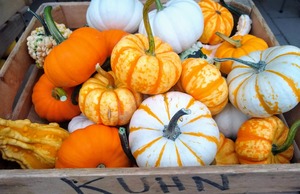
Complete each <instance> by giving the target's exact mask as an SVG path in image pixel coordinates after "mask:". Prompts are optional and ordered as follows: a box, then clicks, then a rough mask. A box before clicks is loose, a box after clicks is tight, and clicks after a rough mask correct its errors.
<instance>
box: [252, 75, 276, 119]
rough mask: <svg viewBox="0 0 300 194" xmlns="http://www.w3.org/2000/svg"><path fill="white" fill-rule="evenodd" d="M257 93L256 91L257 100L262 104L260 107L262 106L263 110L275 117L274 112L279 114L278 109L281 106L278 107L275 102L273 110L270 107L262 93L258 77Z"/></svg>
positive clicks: (256, 83) (256, 82)
mask: <svg viewBox="0 0 300 194" xmlns="http://www.w3.org/2000/svg"><path fill="white" fill-rule="evenodd" d="M255 80H256V81H255V86H254V87H255V91H256V94H257V95H256V96H257V99H258V100H259V102H260V106H262V108H263V109H264V110H265V111H266V112H267V113H268V114H270V115H273V114H274V112H277V111H278V109H279V106H278V102H273V107H274V108H272V107H271V106H268V104H267V103H266V101H265V99H264V95H263V94H262V93H261V92H260V91H261V90H260V87H259V81H258V79H257V77H256V78H255Z"/></svg>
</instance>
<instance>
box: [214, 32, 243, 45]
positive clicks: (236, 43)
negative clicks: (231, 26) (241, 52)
mask: <svg viewBox="0 0 300 194" xmlns="http://www.w3.org/2000/svg"><path fill="white" fill-rule="evenodd" d="M215 34H216V35H217V36H219V37H220V38H222V39H223V40H225V41H226V42H228V43H229V44H231V45H232V46H234V47H235V48H240V47H241V46H242V43H241V40H233V39H232V38H229V37H228V36H226V35H225V34H222V33H220V32H216V33H215Z"/></svg>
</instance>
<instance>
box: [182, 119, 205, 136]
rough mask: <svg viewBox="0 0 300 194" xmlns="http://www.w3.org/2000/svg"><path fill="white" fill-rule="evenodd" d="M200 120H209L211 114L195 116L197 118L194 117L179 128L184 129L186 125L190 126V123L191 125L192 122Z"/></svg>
mask: <svg viewBox="0 0 300 194" xmlns="http://www.w3.org/2000/svg"><path fill="white" fill-rule="evenodd" d="M201 118H211V114H203V115H199V116H197V117H195V118H193V119H190V120H189V121H188V122H186V123H185V124H183V125H182V126H181V127H184V126H186V125H188V124H191V123H193V122H195V121H197V120H199V119H201ZM182 133H184V132H182Z"/></svg>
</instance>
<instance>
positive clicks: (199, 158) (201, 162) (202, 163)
mask: <svg viewBox="0 0 300 194" xmlns="http://www.w3.org/2000/svg"><path fill="white" fill-rule="evenodd" d="M180 141H181V140H180ZM181 143H182V144H183V145H184V146H185V147H186V148H187V149H188V150H189V151H190V153H191V154H192V155H194V156H195V158H197V162H198V163H199V164H200V165H201V166H205V162H204V161H203V160H202V159H201V157H200V156H198V155H197V154H196V152H194V151H193V150H192V149H191V148H190V147H189V146H188V145H187V144H186V143H185V142H183V141H181ZM217 145H218V144H217Z"/></svg>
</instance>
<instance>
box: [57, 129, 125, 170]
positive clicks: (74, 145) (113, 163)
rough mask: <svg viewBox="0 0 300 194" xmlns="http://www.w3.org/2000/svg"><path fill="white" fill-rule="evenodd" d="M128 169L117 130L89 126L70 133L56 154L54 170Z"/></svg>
mask: <svg viewBox="0 0 300 194" xmlns="http://www.w3.org/2000/svg"><path fill="white" fill-rule="evenodd" d="M101 164H102V165H104V166H105V167H106V168H114V167H129V166H131V162H130V160H129V159H128V157H127V156H126V154H125V153H124V151H123V148H122V145H121V142H120V138H119V133H118V129H117V128H114V127H108V126H105V125H96V124H95V125H90V126H88V127H86V128H83V129H78V130H76V131H74V132H73V133H70V135H69V137H68V138H67V139H65V140H64V142H63V143H62V145H61V147H60V149H59V150H58V152H57V159H56V163H55V168H96V167H98V166H99V165H101Z"/></svg>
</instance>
